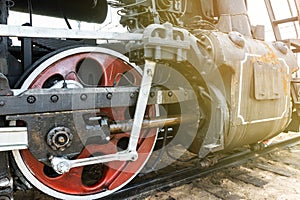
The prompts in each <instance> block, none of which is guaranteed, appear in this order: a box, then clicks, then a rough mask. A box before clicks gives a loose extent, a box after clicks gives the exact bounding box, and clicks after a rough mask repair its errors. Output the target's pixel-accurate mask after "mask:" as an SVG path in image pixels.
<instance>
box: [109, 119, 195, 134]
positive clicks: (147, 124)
mask: <svg viewBox="0 0 300 200" xmlns="http://www.w3.org/2000/svg"><path fill="white" fill-rule="evenodd" d="M195 120H196V118H195V116H194V115H183V116H181V115H180V116H179V115H177V116H169V117H157V118H152V119H144V120H143V123H142V128H143V129H146V128H162V127H164V126H174V125H178V124H185V123H191V122H194V121H195ZM132 126H133V120H128V121H125V122H124V121H116V122H114V123H113V124H110V132H111V133H121V132H128V131H131V129H132Z"/></svg>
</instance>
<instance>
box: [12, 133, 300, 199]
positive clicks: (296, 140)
mask: <svg viewBox="0 0 300 200" xmlns="http://www.w3.org/2000/svg"><path fill="white" fill-rule="evenodd" d="M298 144H300V136H293V137H291V138H289V139H279V140H277V141H276V142H275V143H273V144H271V145H270V146H267V147H265V148H263V149H261V150H256V151H251V150H250V149H246V148H245V149H240V150H238V151H235V152H234V153H233V154H230V155H228V156H224V157H223V158H221V159H220V160H219V161H218V163H217V164H215V165H213V166H210V167H203V165H205V164H203V163H201V162H200V161H199V160H198V159H194V160H191V161H190V162H188V163H180V162H176V163H174V164H173V165H171V166H169V167H167V168H164V169H161V170H158V171H156V172H151V173H148V174H144V175H141V176H139V177H137V178H136V179H135V180H134V181H133V182H132V183H131V184H129V185H128V186H126V187H125V188H123V189H121V190H120V191H118V192H116V193H114V194H112V195H110V196H109V197H107V198H105V199H113V200H116V199H120V200H121V199H144V198H146V197H148V196H151V195H154V194H155V193H157V192H159V191H168V190H170V189H172V188H175V187H178V186H182V185H184V184H189V183H191V182H193V181H195V180H197V179H199V178H202V177H206V176H207V175H209V174H213V173H217V172H220V171H225V174H227V175H228V176H231V177H235V179H236V180H239V181H244V182H248V183H250V184H253V185H254V186H263V185H264V184H266V183H265V182H264V181H263V180H260V179H255V178H253V177H250V176H247V175H246V176H242V175H241V173H239V172H238V171H237V172H235V173H232V172H228V173H227V172H226V169H228V168H230V167H236V166H241V165H243V164H245V163H249V162H251V160H254V161H255V160H257V159H258V158H259V157H262V156H264V155H268V154H270V153H274V152H278V151H280V150H282V149H286V148H290V147H293V146H296V145H298ZM278 159H279V158H277V160H278ZM186 166H189V167H186ZM251 166H252V165H251ZM252 167H253V166H252ZM255 167H257V168H260V169H262V170H267V171H271V172H273V173H276V174H279V175H284V176H289V173H288V172H285V171H284V170H281V171H280V170H279V169H274V167H272V166H270V165H268V164H259V163H258V164H255ZM202 187H203V189H204V190H205V191H207V192H208V193H210V194H211V195H212V196H214V197H216V199H218V198H220V199H228V198H229V199H242V198H239V196H238V195H235V194H230V192H228V191H226V190H221V191H220V190H218V191H214V190H213V189H211V188H210V187H206V186H202ZM24 195H25V196H24ZM24 197H27V198H28V199H47V200H50V199H51V200H54V198H51V197H46V196H45V195H43V194H41V193H39V192H38V191H33V192H32V191H31V192H26V193H24V192H18V193H17V194H16V197H15V199H16V200H21V199H24ZM150 199H151V198H150ZM154 199H155V198H154ZM171 199H172V198H171Z"/></svg>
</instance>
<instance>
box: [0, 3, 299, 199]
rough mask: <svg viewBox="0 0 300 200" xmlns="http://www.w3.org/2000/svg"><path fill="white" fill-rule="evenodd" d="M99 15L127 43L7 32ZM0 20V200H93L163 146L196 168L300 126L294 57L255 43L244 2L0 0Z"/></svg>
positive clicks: (98, 34) (275, 45) (99, 36)
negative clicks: (35, 19) (31, 197)
mask: <svg viewBox="0 0 300 200" xmlns="http://www.w3.org/2000/svg"><path fill="white" fill-rule="evenodd" d="M108 7H112V8H115V9H117V10H118V14H119V15H120V16H121V19H120V24H121V25H123V26H124V27H126V28H127V30H128V31H127V32H126V33H121V32H102V31H80V30H74V29H58V28H55V27H53V28H39V27H34V26H32V23H31V22H29V23H28V24H25V25H22V26H21V25H20V26H13V25H9V24H7V18H8V14H9V11H10V10H12V11H19V12H25V13H28V15H29V16H32V14H40V15H46V16H54V17H60V18H63V19H64V20H65V21H66V23H67V25H69V19H74V20H79V21H86V22H93V23H99V24H100V23H103V22H104V20H105V18H106V16H107V12H108ZM0 10H1V12H0V23H1V25H0V35H1V37H0V38H1V40H0V72H1V74H0V87H1V88H0V114H1V117H0V119H1V120H0V123H1V128H0V196H1V198H4V199H11V198H12V196H13V191H14V190H16V189H24V188H25V189H28V188H32V186H34V187H36V188H37V189H39V190H41V191H42V192H44V193H46V194H48V195H50V196H53V197H56V198H59V199H72V200H74V199H99V198H102V197H106V196H108V195H110V194H112V193H114V192H115V191H116V190H119V189H120V188H122V187H123V186H125V185H126V184H128V183H129V182H130V181H131V180H132V179H133V178H134V177H135V176H136V175H137V174H138V173H139V172H140V171H141V170H142V169H143V167H144V166H145V164H146V163H147V161H148V159H149V157H150V156H151V154H152V152H153V151H154V150H156V149H162V148H165V147H166V146H167V145H170V144H171V143H172V144H180V145H182V146H183V147H185V148H186V149H187V150H188V151H189V152H191V153H193V154H195V155H197V156H198V157H199V158H200V159H203V158H205V157H207V156H208V155H211V154H214V153H219V152H227V151H229V150H232V149H234V148H237V147H241V146H244V145H252V144H257V143H260V142H262V141H265V140H267V139H270V138H272V137H274V136H276V135H277V134H279V133H281V132H283V131H288V130H291V129H292V128H297V127H298V124H299V123H298V120H297V119H298V115H299V106H298V105H299V92H298V87H299V85H298V84H299V82H297V81H293V78H292V74H293V73H295V72H296V71H297V70H298V65H297V61H296V58H295V56H294V54H293V52H292V51H291V50H290V49H289V48H288V47H287V46H286V45H285V44H284V43H281V42H272V43H271V42H265V41H264V40H263V37H262V35H261V34H258V32H259V31H258V32H257V31H255V27H252V26H251V25H250V23H249V19H248V15H247V9H246V4H245V1H244V0H214V1H212V0H111V1H106V0H75V1H74V0H73V1H71V0H63V1H53V0H43V1H40V0H28V1H23V0H0ZM69 28H71V27H70V26H69ZM11 38H18V39H19V41H20V45H15V44H13V43H12V42H11ZM100 41H101V42H100ZM103 41H104V42H103ZM297 111H298V112H297ZM291 125H293V126H291ZM158 136H159V137H158ZM159 138H164V141H165V142H159V141H160V140H159ZM166 138H168V141H166ZM154 147H155V149H154Z"/></svg>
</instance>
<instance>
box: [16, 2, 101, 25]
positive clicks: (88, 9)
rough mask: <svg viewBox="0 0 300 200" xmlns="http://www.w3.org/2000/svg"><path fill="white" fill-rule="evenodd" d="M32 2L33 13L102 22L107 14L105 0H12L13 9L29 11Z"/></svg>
mask: <svg viewBox="0 0 300 200" xmlns="http://www.w3.org/2000/svg"><path fill="white" fill-rule="evenodd" d="M28 2H31V3H32V11H33V14H39V15H47V16H53V17H60V18H64V17H67V18H69V19H74V20H79V21H88V22H95V23H102V22H103V21H104V20H105V18H106V15H107V2H106V0H96V1H95V0H88V1H87V0H75V1H74V0H63V1H60V0H55V1H52V0H46V1H45V0H31V1H24V0H14V6H13V7H11V9H12V10H14V11H20V12H29V10H28V7H29V5H28Z"/></svg>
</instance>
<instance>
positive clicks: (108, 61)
mask: <svg viewBox="0 0 300 200" xmlns="http://www.w3.org/2000/svg"><path fill="white" fill-rule="evenodd" d="M107 52H108V53H107ZM63 80H65V83H67V85H68V83H70V85H72V84H73V85H74V83H78V85H81V86H83V87H91V86H92V87H118V86H139V84H140V82H141V73H140V69H139V68H137V67H135V66H134V65H132V64H130V63H129V62H127V61H126V60H125V58H124V57H123V56H121V55H119V54H118V53H116V52H112V51H110V50H105V49H102V48H94V47H93V48H92V47H78V48H75V49H71V50H67V51H64V52H61V53H59V54H57V55H56V56H54V57H51V58H50V59H48V60H46V61H44V62H43V64H41V65H39V67H37V68H36V69H35V70H34V71H33V72H32V73H31V74H30V75H29V77H28V78H27V79H26V81H25V82H24V85H23V86H22V88H51V87H56V85H59V82H61V81H63ZM78 85H77V86H75V87H80V86H78ZM73 87H74V86H73ZM133 110H134V109H132V108H129V107H119V108H105V109H101V113H105V114H106V115H107V116H108V117H109V118H110V119H112V120H118V121H119V120H120V121H123V120H127V119H130V118H132V117H133V116H132V115H133V112H134V111H133ZM146 115H147V116H149V117H151V116H155V106H148V107H147V109H146ZM156 134H157V129H145V130H142V131H141V133H140V139H139V142H138V147H137V151H138V155H139V158H138V160H137V161H135V162H121V161H114V162H109V163H105V164H97V165H91V166H86V167H77V168H73V169H71V170H70V171H69V172H68V173H65V174H62V175H59V174H56V173H54V171H53V170H52V168H51V167H49V166H47V165H45V164H44V163H42V162H39V161H38V160H37V159H36V158H35V157H34V156H33V155H32V154H31V153H30V147H29V149H28V150H21V151H18V152H13V154H14V157H15V160H16V162H17V164H18V166H19V168H20V170H21V171H22V172H23V174H24V176H25V177H26V178H27V179H28V180H29V181H30V182H31V183H32V184H33V185H35V186H36V187H37V188H38V189H41V190H42V191H43V192H45V193H47V194H49V195H52V196H55V197H58V198H64V199H75V198H77V197H78V198H82V197H86V198H101V197H103V196H106V195H108V194H110V193H112V192H113V191H115V190H117V189H119V188H121V187H122V186H124V185H125V184H127V183H128V182H129V181H130V180H131V179H132V178H134V176H135V175H136V174H137V173H138V172H139V171H140V170H141V169H142V168H143V166H144V164H145V163H146V162H147V160H148V158H149V156H150V154H151V152H152V150H153V146H154V144H155V141H156ZM129 137H130V133H118V134H111V140H110V142H109V143H108V144H102V145H101V144H97V142H95V144H93V143H89V145H87V146H85V147H84V149H83V150H82V151H81V153H80V155H78V156H77V157H76V158H74V159H80V158H88V157H92V156H97V155H98V156H99V155H108V154H114V153H116V152H118V151H122V150H124V149H125V148H126V147H127V145H128V141H129Z"/></svg>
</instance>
